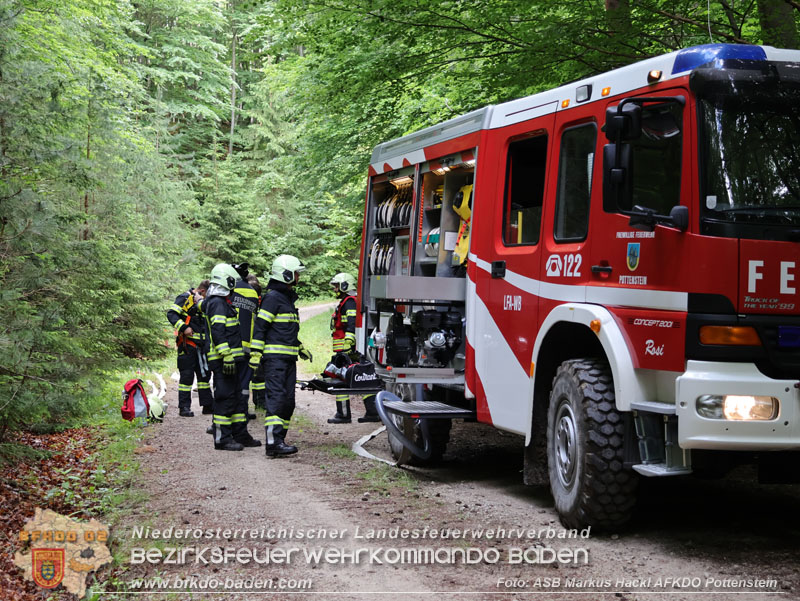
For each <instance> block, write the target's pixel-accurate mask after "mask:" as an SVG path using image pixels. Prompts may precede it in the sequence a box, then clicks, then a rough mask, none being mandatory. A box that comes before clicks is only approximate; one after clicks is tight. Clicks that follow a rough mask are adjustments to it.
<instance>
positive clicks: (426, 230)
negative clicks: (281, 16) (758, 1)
mask: <svg viewBox="0 0 800 601" xmlns="http://www.w3.org/2000/svg"><path fill="white" fill-rule="evenodd" d="M362 244H363V245H362V250H361V272H360V276H361V277H360V284H359V305H360V308H359V330H358V339H359V342H358V344H359V349H360V350H361V351H362V352H363V353H365V354H366V355H367V356H368V357H369V358H370V359H371V360H372V362H373V363H374V364H375V366H376V371H377V373H378V375H379V377H380V378H381V379H382V380H383V381H384V382H385V385H386V389H387V390H386V392H383V393H381V394H380V395H379V399H378V409H379V412H380V414H381V416H382V419H383V421H384V422H385V423H386V425H387V428H388V430H389V437H390V444H391V447H392V452H393V453H394V455H395V457H396V458H397V459H398V460H399V461H401V462H402V461H405V462H420V463H421V462H425V461H430V460H434V459H438V458H440V457H441V456H442V454H443V452H444V449H445V445H446V444H447V442H448V440H449V432H450V424H451V421H452V419H464V420H468V421H469V420H471V421H477V422H483V423H487V424H491V425H493V426H495V427H496V428H499V429H501V430H504V431H508V432H513V433H516V434H519V435H521V436H524V439H525V447H524V457H525V469H524V475H525V480H526V482H527V483H540V484H543V483H546V482H547V481H548V480H549V483H550V487H551V490H552V494H553V497H554V499H555V506H556V509H557V510H558V512H559V514H560V516H561V520H562V522H563V523H564V524H565V525H567V526H569V527H583V526H587V525H592V526H595V527H613V526H617V525H620V524H622V523H624V522H625V521H626V520H627V519H629V517H630V514H631V510H632V508H633V506H634V503H635V497H636V490H637V480H638V478H640V477H642V476H651V477H662V476H673V475H682V474H688V473H690V472H692V471H693V470H695V471H696V470H701V469H712V468H713V469H717V470H719V469H722V468H724V467H728V466H732V465H733V464H735V463H736V462H741V461H742V460H744V459H755V460H757V461H758V463H759V470H760V475H761V476H762V477H764V478H772V479H773V480H774V479H775V478H778V479H784V480H785V479H788V478H793V477H796V476H797V475H798V465H800V461H798V459H800V456H799V455H798V454H797V451H798V450H800V390H798V387H799V386H800V310H799V309H798V303H800V294H798V289H800V51H796V50H780V49H775V48H771V47H761V46H744V45H724V44H712V45H705V46H698V47H693V48H688V49H685V50H680V51H677V52H673V53H671V54H667V55H664V56H660V57H657V58H652V59H648V60H645V61H642V62H639V63H636V64H634V65H631V66H628V67H624V68H621V69H617V70H614V71H610V72H608V73H604V74H601V75H597V76H594V77H590V78H587V79H585V80H582V81H578V82H576V83H572V84H568V85H565V86H563V87H560V88H557V89H554V90H550V91H547V92H542V93H539V94H535V95H533V96H529V97H526V98H521V99H519V100H514V101H511V102H507V103H505V104H500V105H496V106H487V107H485V108H482V109H479V110H476V111H473V112H471V113H468V114H466V115H463V116H461V117H457V118H455V119H451V120H449V121H445V122H444V123H439V124H437V125H434V126H432V127H429V128H427V129H424V130H422V131H419V132H417V133H413V134H410V135H407V136H405V137H402V138H399V139H397V140H392V141H390V142H385V143H383V144H380V145H379V146H377V147H376V148H375V150H374V152H373V154H372V158H371V162H370V167H369V182H368V188H367V200H366V209H365V213H364V229H363V243H362Z"/></svg>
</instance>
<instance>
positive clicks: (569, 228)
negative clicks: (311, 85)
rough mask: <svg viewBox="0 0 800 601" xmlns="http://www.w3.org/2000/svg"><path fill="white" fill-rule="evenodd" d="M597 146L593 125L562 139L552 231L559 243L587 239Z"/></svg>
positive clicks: (572, 129)
mask: <svg viewBox="0 0 800 601" xmlns="http://www.w3.org/2000/svg"><path fill="white" fill-rule="evenodd" d="M596 145H597V126H596V125H595V124H594V123H587V124H585V125H579V126H578V127H573V128H571V129H568V130H566V131H565V132H564V133H563V134H562V136H561V156H560V157H559V160H558V193H557V201H556V216H555V228H554V231H553V237H554V238H555V240H556V241H557V242H574V241H579V240H584V239H585V238H586V233H587V232H588V230H589V198H590V197H591V194H592V168H593V167H594V154H595V148H596Z"/></svg>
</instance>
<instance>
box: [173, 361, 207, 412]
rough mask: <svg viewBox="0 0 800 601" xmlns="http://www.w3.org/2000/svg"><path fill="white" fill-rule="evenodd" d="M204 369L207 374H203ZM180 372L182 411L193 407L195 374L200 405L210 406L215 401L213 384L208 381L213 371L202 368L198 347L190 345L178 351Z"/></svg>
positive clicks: (179, 404) (179, 383)
mask: <svg viewBox="0 0 800 601" xmlns="http://www.w3.org/2000/svg"><path fill="white" fill-rule="evenodd" d="M203 371H205V374H203ZM178 373H179V374H180V379H179V380H178V409H179V410H180V411H183V410H187V411H188V410H189V409H191V408H192V384H193V383H194V378H195V376H197V395H198V397H200V406H201V407H206V406H208V407H210V406H211V404H212V402H213V399H212V398H211V385H210V384H209V383H208V381H209V380H210V379H211V372H210V371H209V370H208V368H207V367H206V368H205V370H201V368H200V359H199V357H198V355H197V349H195V348H194V347H191V346H189V347H187V348H186V350H183V349H181V350H179V351H178Z"/></svg>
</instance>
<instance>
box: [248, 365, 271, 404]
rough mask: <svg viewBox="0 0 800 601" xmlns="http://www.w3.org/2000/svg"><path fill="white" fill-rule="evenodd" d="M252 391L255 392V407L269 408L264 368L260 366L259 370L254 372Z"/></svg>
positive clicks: (251, 382)
mask: <svg viewBox="0 0 800 601" xmlns="http://www.w3.org/2000/svg"><path fill="white" fill-rule="evenodd" d="M250 390H252V391H253V405H255V406H256V407H261V408H262V409H266V408H267V398H266V392H265V390H266V387H265V385H264V367H263V365H259V366H258V369H254V370H253V379H252V380H250Z"/></svg>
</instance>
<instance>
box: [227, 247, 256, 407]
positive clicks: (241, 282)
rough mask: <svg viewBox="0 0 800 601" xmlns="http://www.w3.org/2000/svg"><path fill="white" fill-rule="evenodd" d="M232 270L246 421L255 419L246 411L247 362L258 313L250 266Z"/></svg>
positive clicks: (240, 385)
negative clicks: (234, 283) (240, 343)
mask: <svg viewBox="0 0 800 601" xmlns="http://www.w3.org/2000/svg"><path fill="white" fill-rule="evenodd" d="M233 268H234V269H235V270H236V273H238V274H239V278H238V279H237V280H236V285H235V286H234V288H233V291H232V292H231V304H232V305H233V306H234V307H235V308H236V314H237V317H238V318H239V332H240V334H241V337H242V349H243V350H244V354H245V359H246V361H245V362H244V363H243V364H242V365H241V366H240V367H239V368H238V370H237V373H238V375H239V391H240V394H241V395H242V403H244V407H245V413H246V414H247V419H255V417H256V416H255V415H254V414H252V413H250V412H249V410H248V402H249V400H250V380H251V378H252V376H253V369H252V368H251V367H250V365H249V363H247V361H249V359H250V340H251V339H252V337H253V326H254V324H255V320H256V311H258V302H259V301H258V293H257V292H256V291H255V288H253V287H252V286H251V285H250V283H249V282H248V281H247V278H248V276H249V275H250V265H249V264H248V263H239V264H237V265H234V266H233Z"/></svg>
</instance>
